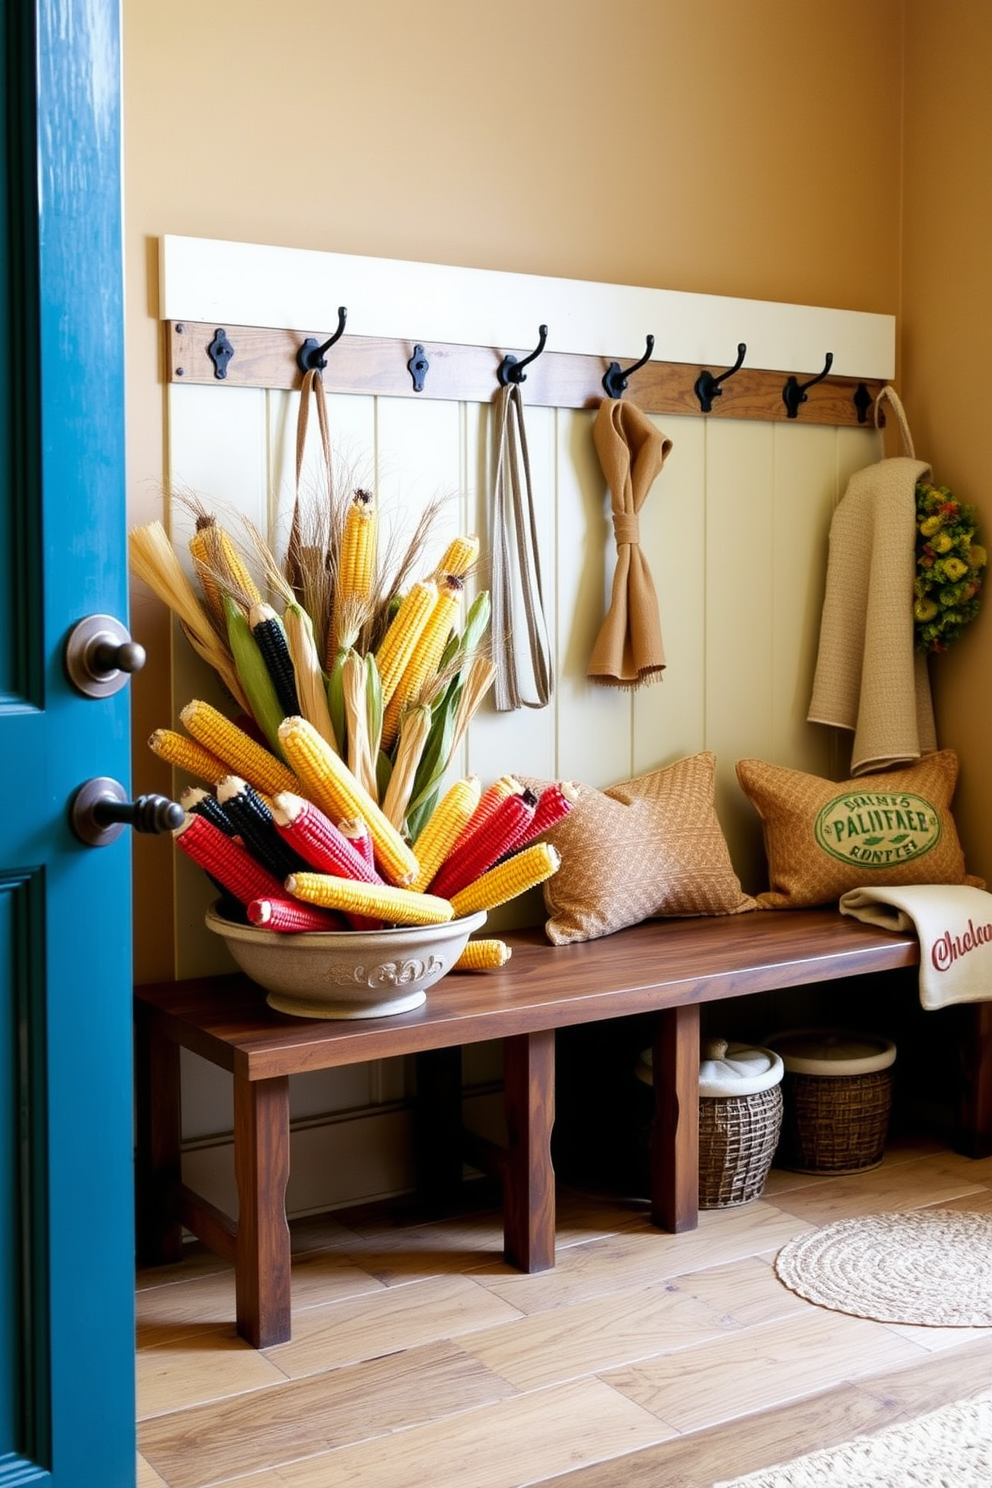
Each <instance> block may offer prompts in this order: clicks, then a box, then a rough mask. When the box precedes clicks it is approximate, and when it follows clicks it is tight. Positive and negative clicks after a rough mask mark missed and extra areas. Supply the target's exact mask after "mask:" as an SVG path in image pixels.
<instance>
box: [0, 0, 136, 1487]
mask: <svg viewBox="0 0 992 1488" xmlns="http://www.w3.org/2000/svg"><path fill="white" fill-rule="evenodd" d="M0 33H2V35H0V48H2V50H3V56H2V59H0V64H2V66H3V69H4V81H5V87H4V90H3V94H2V103H0V116H2V119H3V142H2V148H0V228H2V232H0V538H2V551H3V558H2V559H0V633H2V640H0V763H2V777H0V779H2V782H3V797H2V803H0V804H2V809H0V1182H2V1185H3V1191H2V1203H0V1213H2V1216H3V1217H2V1219H0V1305H2V1308H3V1324H4V1326H3V1328H2V1344H0V1351H2V1352H0V1484H4V1483H7V1482H10V1483H11V1484H13V1483H15V1482H16V1483H17V1484H18V1485H19V1488H20V1485H22V1484H25V1485H26V1484H35V1483H37V1484H50V1485H52V1488H98V1485H99V1488H118V1485H120V1488H127V1485H130V1484H133V1482H134V1472H135V1456H134V1390H133V1275H134V1272H133V1241H132V1231H133V1205H132V1196H131V1195H132V1160H131V1035H130V1027H131V1019H130V989H131V953H130V843H129V839H128V837H127V836H123V837H121V838H120V839H118V841H117V842H115V843H114V844H112V845H111V846H109V847H106V848H100V849H94V848H86V847H84V846H83V845H82V844H81V843H80V842H78V841H77V839H76V838H75V836H74V835H73V833H72V831H71V829H70V826H69V820H68V804H69V801H70V798H71V797H72V795H73V793H74V791H75V789H76V787H77V786H78V785H79V784H81V782H82V781H84V780H85V779H87V778H88V777H89V776H93V775H110V776H114V777H116V778H117V779H118V780H121V781H123V782H125V783H126V781H127V778H128V768H129V723H128V696H127V691H126V690H125V691H123V692H120V693H118V694H116V695H115V696H113V697H110V698H103V699H100V700H93V699H87V698H84V697H82V696H81V695H80V694H78V693H76V692H75V691H74V689H73V688H72V687H71V685H70V684H69V682H68V680H67V678H66V675H65V671H64V667H63V648H64V643H65V638H66V636H67V634H68V632H69V630H70V629H71V628H72V626H73V624H74V623H75V622H76V621H77V620H79V619H81V618H82V617H83V616H84V615H86V614H89V613H92V612H102V613H108V614H116V615H117V616H119V617H120V618H122V619H123V618H125V607H126V596H127V586H126V564H125V544H124V524H125V511H124V489H123V470H124V462H123V444H124V430H123V337H122V329H121V327H122V273H121V244H120V129H119V115H120V102H119V99H120V79H119V16H118V10H117V5H116V3H113V0H110V3H108V0H37V3H36V4H34V5H31V4H23V5H11V6H5V7H4V11H3V19H2V22H0Z"/></svg>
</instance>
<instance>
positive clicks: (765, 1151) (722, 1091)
mask: <svg viewBox="0 0 992 1488" xmlns="http://www.w3.org/2000/svg"><path fill="white" fill-rule="evenodd" d="M637 1073H638V1076H639V1078H640V1079H641V1080H643V1081H645V1083H647V1084H650V1083H651V1078H652V1076H651V1051H650V1049H647V1050H645V1052H644V1053H643V1054H642V1055H641V1059H640V1062H639V1064H638V1068H637ZM782 1073H783V1071H782V1061H781V1059H780V1058H779V1057H778V1055H777V1054H775V1053H773V1052H772V1050H770V1049H753V1048H750V1047H748V1046H746V1045H744V1044H728V1043H727V1041H726V1040H725V1039H713V1040H710V1041H709V1042H707V1043H706V1044H705V1045H704V1047H703V1050H702V1057H701V1063H700V1071H699V1207H700V1209H727V1208H730V1207H731V1206H732V1205H734V1204H746V1203H748V1202H749V1201H750V1200H751V1199H756V1198H758V1196H759V1195H760V1193H761V1191H762V1189H763V1188H764V1186H765V1180H766V1178H767V1177H768V1170H769V1168H770V1167H771V1165H772V1158H773V1156H774V1155H775V1148H776V1145H777V1143H778V1138H779V1130H780V1128H781V1125H782V1089H781V1080H782ZM738 1091H739V1092H740V1093H739V1094H738V1093H735V1092H738Z"/></svg>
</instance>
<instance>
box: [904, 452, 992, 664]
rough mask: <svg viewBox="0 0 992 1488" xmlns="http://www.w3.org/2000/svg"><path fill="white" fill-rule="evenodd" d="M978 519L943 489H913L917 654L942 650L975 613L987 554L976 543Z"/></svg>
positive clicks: (923, 484)
mask: <svg viewBox="0 0 992 1488" xmlns="http://www.w3.org/2000/svg"><path fill="white" fill-rule="evenodd" d="M977 526H978V517H977V514H976V512H975V508H974V507H973V506H968V505H966V504H965V503H964V502H963V501H958V500H957V499H956V498H955V497H954V496H953V495H952V494H951V492H950V491H949V490H948V489H947V487H946V486H933V485H931V484H930V483H929V482H928V481H919V482H918V483H917V486H916V579H915V581H914V584H913V590H914V604H913V620H914V626H915V631H916V649H917V651H926V652H939V651H946V650H947V648H948V646H949V645H950V644H951V642H952V641H956V640H957V638H958V636H959V635H960V634H961V632H962V630H963V629H964V628H965V626H966V625H967V624H968V622H969V621H971V620H974V618H975V616H976V615H977V614H978V607H979V596H980V594H981V590H982V569H983V568H984V567H985V564H986V563H987V561H988V555H987V553H986V551H985V549H984V548H983V547H982V546H981V544H980V543H977V542H976V541H975V536H976V529H977Z"/></svg>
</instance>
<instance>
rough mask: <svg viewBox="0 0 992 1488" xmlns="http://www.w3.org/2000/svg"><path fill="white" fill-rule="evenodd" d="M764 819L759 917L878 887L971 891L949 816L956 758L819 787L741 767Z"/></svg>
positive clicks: (802, 777)
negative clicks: (764, 880)
mask: <svg viewBox="0 0 992 1488" xmlns="http://www.w3.org/2000/svg"><path fill="white" fill-rule="evenodd" d="M737 778H738V780H739V781H740V783H741V786H742V788H743V790H744V791H745V793H746V794H747V796H748V797H749V798H750V800H751V802H752V804H753V805H754V807H755V810H756V811H757V813H758V815H759V816H760V817H761V822H762V828H763V831H764V837H765V856H766V857H767V859H768V884H769V887H768V891H767V892H766V893H763V894H759V895H758V896H757V899H758V903H759V905H760V906H761V907H762V908H763V909H801V908H803V907H804V906H806V905H811V904H829V903H830V902H831V901H832V900H835V899H839V898H840V896H841V894H844V893H846V892H847V890H848V889H857V888H864V887H868V886H870V885H872V884H877V885H880V886H881V885H893V884H926V883H933V884H959V883H966V884H973V885H976V886H977V887H980V888H982V887H984V880H982V879H977V878H972V877H970V876H969V875H968V874H967V873H966V872H965V866H964V853H963V852H962V850H961V844H960V842H959V841H958V834H957V828H956V827H955V825H954V818H953V816H952V815H951V809H950V808H951V797H952V796H953V794H954V787H955V785H956V784H957V778H958V761H957V756H956V754H955V753H954V751H953V750H951V749H941V750H938V751H937V752H936V753H935V754H927V755H924V756H923V758H922V759H920V760H919V761H917V762H916V763H915V764H912V765H907V766H906V767H904V768H903V769H901V770H886V771H883V772H881V773H879V774H877V775H859V776H858V778H857V779H856V780H840V781H836V780H822V779H821V778H820V777H819V776H818V775H806V774H804V773H803V772H802V771H801V770H789V769H786V768H784V767H783V766H780V765H769V764H765V763H764V761H762V760H755V759H743V760H739V761H738V763H737Z"/></svg>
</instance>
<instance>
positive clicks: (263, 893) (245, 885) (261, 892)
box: [173, 812, 283, 904]
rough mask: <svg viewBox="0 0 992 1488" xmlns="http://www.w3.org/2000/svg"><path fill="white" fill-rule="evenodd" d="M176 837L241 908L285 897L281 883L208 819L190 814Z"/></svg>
mask: <svg viewBox="0 0 992 1488" xmlns="http://www.w3.org/2000/svg"><path fill="white" fill-rule="evenodd" d="M173 835H174V837H175V839H176V846H177V847H179V848H181V849H182V851H183V852H184V853H186V854H187V855H188V856H189V857H191V858H192V859H193V862H194V863H198V864H199V866H200V867H201V868H203V869H205V870H206V872H207V873H209V874H210V877H211V878H213V879H215V880H216V882H217V883H220V884H223V885H224V888H225V889H226V890H227V891H228V893H229V894H232V895H233V896H234V898H235V899H237V900H238V901H239V902H240V903H241V904H250V903H251V901H252V899H272V898H275V899H281V898H282V897H283V888H282V884H281V883H280V882H279V880H278V879H277V878H276V877H274V875H273V874H271V873H270V872H269V871H268V869H267V868H263V867H262V865H261V863H256V861H255V859H254V858H253V857H252V855H251V853H250V852H248V851H247V849H246V848H244V847H242V845H241V843H240V842H235V841H234V840H233V838H231V837H225V836H224V833H223V832H222V831H221V830H220V828H219V827H215V826H214V824H213V822H209V821H207V819H206V817H203V816H197V815H195V814H194V813H192V812H189V813H187V816H186V820H185V821H184V822H183V824H182V826H181V827H177V828H176V830H175V832H174V833H173Z"/></svg>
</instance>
